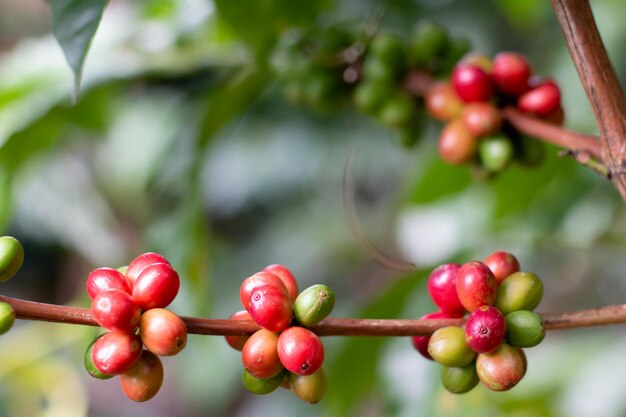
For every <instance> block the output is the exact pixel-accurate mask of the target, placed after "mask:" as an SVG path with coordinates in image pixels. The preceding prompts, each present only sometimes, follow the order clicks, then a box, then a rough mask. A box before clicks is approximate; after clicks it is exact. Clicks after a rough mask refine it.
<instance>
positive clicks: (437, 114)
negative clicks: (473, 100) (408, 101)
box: [424, 82, 463, 122]
mask: <svg viewBox="0 0 626 417" xmlns="http://www.w3.org/2000/svg"><path fill="white" fill-rule="evenodd" d="M424 99H425V103H426V109H427V110H428V113H429V114H430V115H431V116H432V117H433V118H435V119H437V120H439V121H441V122H447V121H450V120H453V119H455V118H456V117H458V116H459V115H460V114H461V111H462V109H463V102H462V101H461V100H460V99H459V97H458V96H457V95H456V92H455V91H454V89H453V88H452V86H451V85H450V84H449V83H446V82H438V83H436V84H435V85H433V86H432V87H431V88H430V89H429V90H428V92H427V93H426V97H425V98H424Z"/></svg>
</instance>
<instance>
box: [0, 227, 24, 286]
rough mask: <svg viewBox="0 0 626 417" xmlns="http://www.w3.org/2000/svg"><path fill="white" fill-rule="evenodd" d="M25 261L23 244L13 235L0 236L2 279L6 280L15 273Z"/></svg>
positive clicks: (0, 276)
mask: <svg viewBox="0 0 626 417" xmlns="http://www.w3.org/2000/svg"><path fill="white" fill-rule="evenodd" d="M23 262H24V248H23V247H22V244H21V243H20V242H19V241H18V240H17V239H15V238H14V237H11V236H2V237H0V281H6V280H8V279H10V278H11V277H12V276H13V275H15V274H16V273H17V271H19V269H20V267H21V266H22V263H23Z"/></svg>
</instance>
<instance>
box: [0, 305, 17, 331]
mask: <svg viewBox="0 0 626 417" xmlns="http://www.w3.org/2000/svg"><path fill="white" fill-rule="evenodd" d="M13 323H15V310H13V307H12V306H11V304H9V303H5V302H4V301H0V334H5V333H6V332H8V331H9V330H11V327H13Z"/></svg>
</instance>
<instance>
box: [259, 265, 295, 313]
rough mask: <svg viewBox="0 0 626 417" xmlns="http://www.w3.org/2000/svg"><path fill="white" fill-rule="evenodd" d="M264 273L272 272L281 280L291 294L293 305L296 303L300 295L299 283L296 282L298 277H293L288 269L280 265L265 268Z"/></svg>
mask: <svg viewBox="0 0 626 417" xmlns="http://www.w3.org/2000/svg"><path fill="white" fill-rule="evenodd" d="M263 271H266V272H271V273H272V274H274V275H276V276H277V277H278V278H280V280H281V281H282V282H283V284H285V288H287V293H288V294H289V299H290V300H291V302H292V303H293V302H295V301H296V298H297V297H298V294H299V293H300V290H299V289H298V282H297V281H296V277H294V276H293V274H292V273H291V271H290V270H289V269H287V267H285V266H283V265H280V264H273V265H268V266H266V267H265V268H263Z"/></svg>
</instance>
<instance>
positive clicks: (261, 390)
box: [241, 368, 285, 395]
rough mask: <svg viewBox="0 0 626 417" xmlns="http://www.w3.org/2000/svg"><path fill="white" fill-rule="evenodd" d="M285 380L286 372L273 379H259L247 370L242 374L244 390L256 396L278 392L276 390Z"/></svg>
mask: <svg viewBox="0 0 626 417" xmlns="http://www.w3.org/2000/svg"><path fill="white" fill-rule="evenodd" d="M284 378H285V374H284V372H280V373H278V374H277V375H275V376H273V377H271V378H257V377H255V376H254V375H252V374H251V373H250V372H248V370H247V369H245V368H244V369H243V371H242V372H241V380H242V382H243V386H244V388H245V389H247V390H248V391H250V392H251V393H253V394H256V395H266V394H270V393H272V392H274V391H276V388H278V387H280V384H282V382H283V379H284Z"/></svg>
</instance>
